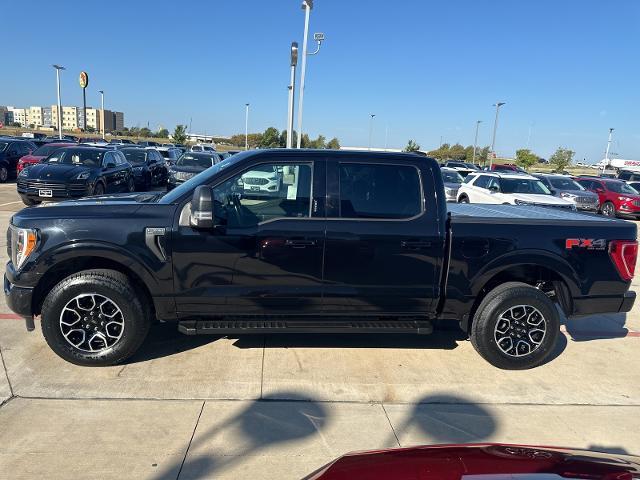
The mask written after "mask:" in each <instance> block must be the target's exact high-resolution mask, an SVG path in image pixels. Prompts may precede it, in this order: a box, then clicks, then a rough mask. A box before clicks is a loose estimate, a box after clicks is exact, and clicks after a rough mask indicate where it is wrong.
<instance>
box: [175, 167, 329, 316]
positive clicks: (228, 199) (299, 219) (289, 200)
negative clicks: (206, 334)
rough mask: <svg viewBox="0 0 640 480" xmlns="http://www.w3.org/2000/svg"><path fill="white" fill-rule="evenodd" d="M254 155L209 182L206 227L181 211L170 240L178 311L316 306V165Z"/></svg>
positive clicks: (321, 225) (320, 188)
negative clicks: (211, 210)
mask: <svg viewBox="0 0 640 480" xmlns="http://www.w3.org/2000/svg"><path fill="white" fill-rule="evenodd" d="M269 158H271V157H269ZM256 162H257V163H255V164H253V165H252V166H250V167H247V168H245V169H243V171H241V172H239V173H236V174H234V175H232V176H231V177H229V178H226V179H224V180H221V181H220V182H219V183H218V184H217V185H213V195H214V198H215V201H216V203H217V205H218V206H220V208H219V209H218V210H217V212H218V213H219V214H220V217H219V218H217V221H218V222H219V226H218V227H216V228H215V229H214V230H212V231H202V230H195V229H193V228H191V227H190V226H189V225H188V222H185V221H184V218H185V215H184V214H182V215H181V218H182V220H181V221H180V222H179V225H178V226H177V228H176V230H175V234H174V238H173V241H172V245H173V266H174V279H175V280H174V282H175V289H176V305H177V308H178V311H179V314H181V315H182V316H188V315H221V314H277V313H300V314H303V313H307V312H315V313H317V311H318V310H319V309H320V308H321V303H322V259H323V251H324V236H325V220H324V218H323V217H320V216H319V215H320V214H321V213H323V212H319V211H318V210H319V209H318V208H317V206H318V205H324V185H325V183H324V182H325V177H324V164H323V163H322V162H321V164H320V165H318V162H313V161H309V160H308V159H302V158H301V159H298V160H296V159H295V158H292V157H290V156H287V157H286V158H285V159H278V158H274V159H273V160H271V159H269V160H261V161H260V160H256ZM317 196H319V197H318V198H319V200H316V197H317ZM320 202H321V203H320ZM185 208H186V209H188V208H189V204H186V205H185Z"/></svg>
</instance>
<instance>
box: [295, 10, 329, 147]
mask: <svg viewBox="0 0 640 480" xmlns="http://www.w3.org/2000/svg"><path fill="white" fill-rule="evenodd" d="M312 8H313V0H302V9H303V10H304V34H303V42H302V70H301V71H300V95H299V97H298V140H297V142H296V146H297V148H300V146H301V145H302V110H303V104H304V81H305V77H306V74H307V55H315V54H317V53H318V52H319V51H320V45H321V44H322V42H323V40H324V33H315V34H314V35H313V38H314V40H315V41H316V43H317V44H318V46H317V47H316V50H315V51H314V52H309V53H307V39H308V37H309V15H310V14H311V9H312Z"/></svg>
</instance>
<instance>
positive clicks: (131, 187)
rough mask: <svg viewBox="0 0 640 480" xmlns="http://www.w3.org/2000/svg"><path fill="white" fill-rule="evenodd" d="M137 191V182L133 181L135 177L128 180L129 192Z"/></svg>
mask: <svg viewBox="0 0 640 480" xmlns="http://www.w3.org/2000/svg"><path fill="white" fill-rule="evenodd" d="M135 191H136V182H135V181H134V180H133V177H129V180H127V192H129V193H131V192H135Z"/></svg>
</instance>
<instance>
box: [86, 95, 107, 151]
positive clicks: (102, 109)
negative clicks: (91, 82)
mask: <svg viewBox="0 0 640 480" xmlns="http://www.w3.org/2000/svg"><path fill="white" fill-rule="evenodd" d="M98 91H99V92H100V103H101V104H102V108H101V109H100V127H101V130H102V139H103V140H104V135H105V129H104V90H98ZM86 121H87V119H86V116H85V122H86Z"/></svg>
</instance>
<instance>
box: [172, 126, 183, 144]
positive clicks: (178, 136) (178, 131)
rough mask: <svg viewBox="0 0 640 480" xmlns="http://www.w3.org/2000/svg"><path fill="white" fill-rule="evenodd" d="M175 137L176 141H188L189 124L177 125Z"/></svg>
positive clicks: (179, 142) (180, 142) (174, 131)
mask: <svg viewBox="0 0 640 480" xmlns="http://www.w3.org/2000/svg"><path fill="white" fill-rule="evenodd" d="M171 137H172V138H173V141H174V143H178V144H182V143H185V142H186V141H187V126H186V125H176V128H175V129H174V130H173V135H172V136H171Z"/></svg>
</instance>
